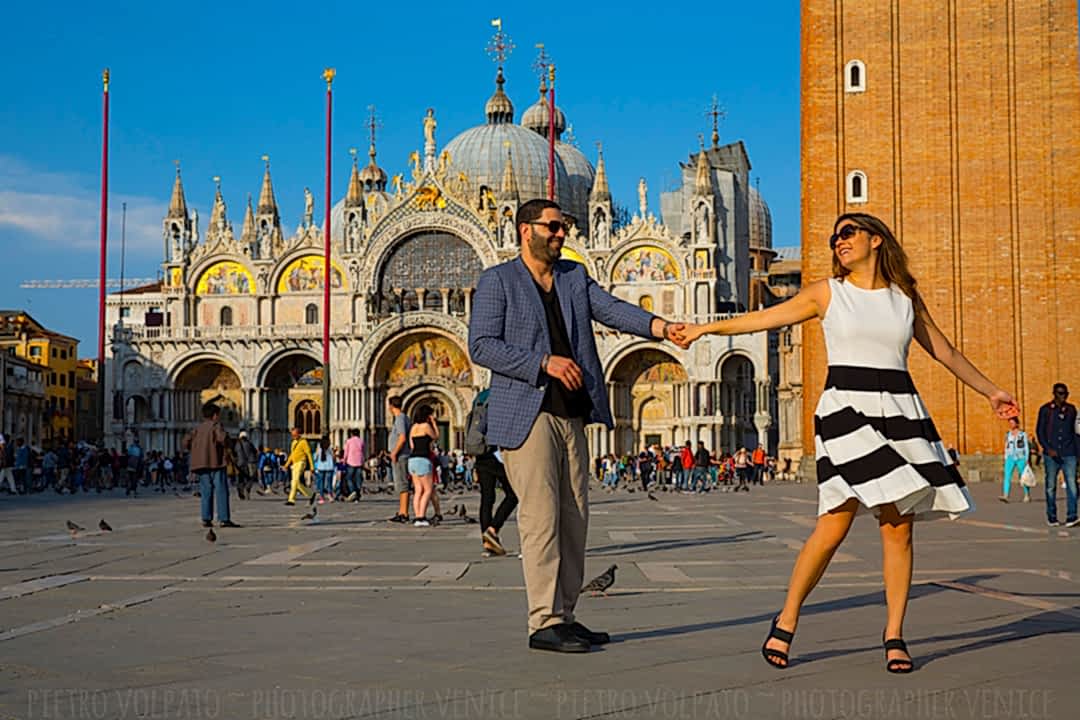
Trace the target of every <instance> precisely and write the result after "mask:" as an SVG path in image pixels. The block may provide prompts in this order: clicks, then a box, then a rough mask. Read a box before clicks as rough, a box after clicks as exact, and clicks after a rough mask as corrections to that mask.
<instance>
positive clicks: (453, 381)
mask: <svg viewBox="0 0 1080 720" xmlns="http://www.w3.org/2000/svg"><path fill="white" fill-rule="evenodd" d="M372 382H373V384H374V386H375V389H376V391H377V392H378V393H380V394H382V395H384V396H385V397H390V396H393V395H400V396H402V398H403V399H404V401H405V404H404V408H403V409H404V410H405V412H406V413H407V414H409V416H410V417H411V416H412V412H413V410H414V409H415V408H417V407H419V405H420V404H422V403H424V402H427V403H428V404H430V405H431V406H432V407H433V408H434V409H435V418H436V423H437V424H438V425H439V431H440V445H441V446H442V447H443V448H445V449H448V450H453V449H458V448H460V447H461V446H462V445H463V443H464V432H465V415H466V413H467V408H468V406H469V403H470V402H471V400H472V396H473V392H474V391H473V387H472V383H473V369H472V362H471V361H470V360H469V356H468V354H467V353H466V352H465V350H464V349H463V348H462V347H461V345H460V344H459V343H458V342H457V341H456V340H454V339H452V338H450V337H447V336H446V335H443V334H440V333H438V332H434V331H432V330H426V329H417V331H415V332H411V333H408V334H406V335H404V336H403V337H400V338H397V339H395V340H393V341H391V342H389V343H388V344H387V345H386V347H385V348H384V349H383V351H382V352H381V353H380V355H379V357H378V358H377V360H376V361H375V367H374V372H373V376H372Z"/></svg>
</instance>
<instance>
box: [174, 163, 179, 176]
mask: <svg viewBox="0 0 1080 720" xmlns="http://www.w3.org/2000/svg"><path fill="white" fill-rule="evenodd" d="M173 164H174V165H176V177H180V161H179V160H173Z"/></svg>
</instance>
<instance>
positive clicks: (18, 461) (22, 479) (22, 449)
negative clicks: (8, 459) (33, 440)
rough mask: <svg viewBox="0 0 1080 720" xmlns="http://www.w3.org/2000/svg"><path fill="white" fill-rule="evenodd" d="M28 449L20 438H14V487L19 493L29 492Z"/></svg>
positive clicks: (30, 478)
mask: <svg viewBox="0 0 1080 720" xmlns="http://www.w3.org/2000/svg"><path fill="white" fill-rule="evenodd" d="M32 479H33V478H32V477H31V475H30V447H29V446H28V445H27V444H26V443H25V441H24V440H23V439H22V438H15V485H16V487H18V488H19V491H20V492H24V493H28V492H30V489H31V488H30V482H31V480H32Z"/></svg>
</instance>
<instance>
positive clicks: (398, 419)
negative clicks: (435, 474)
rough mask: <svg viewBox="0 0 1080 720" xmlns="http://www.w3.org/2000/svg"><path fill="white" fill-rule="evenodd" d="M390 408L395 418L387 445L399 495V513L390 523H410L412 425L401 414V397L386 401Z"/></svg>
mask: <svg viewBox="0 0 1080 720" xmlns="http://www.w3.org/2000/svg"><path fill="white" fill-rule="evenodd" d="M386 402H387V405H389V407H390V416H391V417H392V418H393V420H392V423H393V424H392V425H391V427H390V437H389V438H388V440H387V445H389V446H390V473H391V475H392V476H393V479H394V491H395V492H397V494H398V511H397V514H396V515H394V517H392V518H390V522H396V523H407V522H409V429H410V428H411V427H412V423H410V422H409V418H408V416H407V415H406V414H405V413H403V412H401V396H400V395H391V396H390V399H389V400H387V401H386Z"/></svg>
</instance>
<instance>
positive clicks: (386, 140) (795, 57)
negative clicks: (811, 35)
mask: <svg viewBox="0 0 1080 720" xmlns="http://www.w3.org/2000/svg"><path fill="white" fill-rule="evenodd" d="M554 7H555V10H556V12H555V15H554V16H553V17H552V18H545V17H544V16H542V15H540V14H539V12H538V10H539V8H540V6H539V5H537V4H535V3H529V4H524V3H515V4H512V5H511V4H506V5H503V6H499V5H498V4H493V5H485V6H482V7H481V6H478V5H473V4H469V5H461V6H458V4H455V3H439V4H435V3H426V2H418V1H416V0H414V2H411V3H408V4H407V5H400V6H399V5H396V4H393V3H389V4H387V3H383V4H379V5H373V4H367V3H355V2H352V3H312V4H305V3H295V2H290V3H282V2H275V1H274V0H267V1H266V2H259V3H251V4H248V3H235V2H234V3H230V2H216V3H204V2H184V3H180V4H174V3H150V2H139V3H127V2H117V3H112V4H109V5H107V6H102V5H100V4H93V3H83V2H70V1H63V2H58V3H42V4H37V3H17V4H14V5H12V6H10V7H8V8H7V9H6V10H5V26H6V30H7V32H6V33H5V38H4V43H3V45H2V46H0V57H2V58H3V61H4V62H3V67H5V68H7V69H8V72H7V73H5V82H4V95H5V98H4V101H3V102H2V103H0V249H2V251H3V258H4V260H3V262H2V264H0V308H5V309H7V308H26V309H29V311H30V312H31V313H32V314H33V315H34V316H35V317H36V318H37V319H38V320H39V321H41V322H43V323H44V324H46V325H47V326H49V327H51V328H53V329H55V330H58V331H60V332H64V333H66V334H69V335H73V336H74V337H77V338H79V339H80V341H81V343H82V344H81V346H80V355H82V356H92V355H94V354H95V352H96V343H97V328H96V324H97V310H96V297H97V295H96V291H95V290H31V289H21V288H19V283H20V282H22V281H24V280H29V279H54V278H55V279H60V278H93V277H96V276H97V263H98V260H97V245H98V194H99V192H100V190H99V187H100V186H99V171H100V158H101V80H100V74H101V70H102V68H104V67H109V68H111V71H112V84H111V122H110V156H111V160H110V182H109V193H110V194H109V197H110V200H109V203H110V230H109V238H110V252H109V261H108V262H109V271H108V274H109V276H110V277H117V276H118V275H119V271H120V206H121V203H123V202H126V203H127V206H128V216H127V254H126V263H125V265H126V267H125V274H126V276H127V277H153V276H154V275H155V274H156V273H157V271H158V269H159V264H160V261H161V254H162V247H161V218H162V215H163V214H164V211H165V208H166V207H167V205H168V200H169V193H170V191H171V187H172V178H173V173H174V165H173V163H174V161H175V160H179V161H180V162H181V164H182V169H183V177H184V184H185V189H186V191H187V200H188V204H189V206H192V207H195V208H197V209H198V210H199V214H200V217H201V218H202V220H201V225H202V227H203V229H204V230H205V227H206V220H207V219H208V218H209V209H210V204H211V201H212V199H213V191H214V185H213V181H212V179H211V178H212V177H213V176H215V175H219V176H221V178H222V190H223V193H224V196H225V201H226V203H227V205H228V208H229V217H230V219H231V220H232V222H233V225H234V227H235V228H237V230H239V227H240V224H241V221H242V218H243V208H244V203H245V202H246V197H247V194H248V193H252V194H253V195H255V196H257V195H258V190H259V183H260V180H261V176H262V166H263V164H262V160H261V159H260V158H261V156H262V155H264V154H267V155H269V156H270V159H271V166H272V173H273V178H274V189H275V191H276V194H277V198H278V203H279V205H280V207H281V212H282V216H283V217H282V220H283V225H284V226H285V228H286V230H287V231H290V230H291V229H292V228H295V227H296V225H297V223H298V222H299V220H300V217H301V215H302V212H303V189H304V187H305V186H307V187H310V188H311V189H312V191H313V192H314V193H315V198H316V208H321V207H322V203H323V200H322V197H321V196H322V192H323V173H324V170H323V152H324V144H325V136H324V122H325V121H324V111H325V107H324V103H325V94H324V92H325V85H324V83H323V82H322V80H321V79H320V74H321V72H322V69H323V68H324V67H326V66H328V65H329V66H333V67H335V68H336V69H337V71H338V76H337V80H336V81H335V83H334V105H335V106H334V138H333V153H334V163H335V168H334V175H333V182H334V190H333V195H334V199H335V201H336V200H337V199H338V198H339V197H340V196H342V195H343V194H344V191H345V184H346V182H347V179H348V171H349V154H348V150H349V148H350V147H356V148H358V149H359V150H360V152H361V154H363V153H364V152H365V151H366V148H367V130H366V128H365V122H366V119H367V112H368V111H367V107H368V106H369V105H375V106H376V112H377V114H378V116H379V120H380V122H381V123H382V128H381V130H380V131H379V137H378V149H379V163H380V165H382V166H383V168H384V169H386V171H387V172H388V173H389V174H391V175H393V174H395V173H397V172H404V171H405V170H406V168H407V159H408V155H409V153H410V152H411V151H412V150H414V149H417V148H419V147H421V146H422V144H423V134H422V126H421V118H422V117H423V115H424V112H425V109H426V108H428V107H433V108H435V111H436V116H437V118H438V123H439V125H438V131H437V135H436V137H437V140H438V142H439V145H440V147H442V146H445V145H446V143H448V142H449V141H450V139H451V138H453V137H454V136H455V135H457V134H458V133H459V132H461V131H463V130H465V129H467V128H469V127H472V126H474V125H478V124H481V123H482V122H483V121H484V117H483V106H484V102H485V100H486V99H487V98H488V96H489V95H490V94H491V92H492V90H493V89H494V82H493V81H494V75H495V66H494V64H493V63H492V61H491V60H490V59H489V57H488V56H487V54H486V53H485V50H484V49H485V46H486V44H487V42H488V39H489V38H490V36H491V34H492V33H493V32H494V28H492V27H491V25H490V21H491V19H492V18H493V17H502V19H503V24H504V30H505V31H506V32H507V33H508V34H509V35H510V37H511V38H512V39H513V41H514V44H515V45H516V50H515V51H514V52H513V54H512V55H511V57H510V59H509V61H508V62H507V63H506V76H507V85H506V90H507V93H508V94H509V95H510V97H511V99H512V100H513V101H514V105H515V110H516V113H517V116H516V119H520V116H521V113H522V112H523V111H524V110H525V108H526V107H528V106H529V105H530V104H532V103H533V102H534V101H535V99H536V86H537V81H536V77H535V75H534V74H533V71H532V70H531V66H532V63H533V61H534V59H535V55H536V50H535V47H534V46H535V44H536V43H539V42H543V43H545V44H546V46H547V50H548V52H549V54H550V55H551V56H552V57H553V58H554V60H555V62H556V64H557V67H558V73H559V76H558V86H557V97H556V102H557V103H558V104H559V106H560V107H561V108H562V109H563V110H564V112H565V113H566V115H567V118H568V122H570V123H571V124H572V125H573V128H574V134H575V136H576V138H577V142H578V145H579V147H581V148H582V150H583V151H584V152H585V153H586V154H587V155H588V156H589V157H590V158H591V159H593V160H594V162H595V155H596V145H595V143H596V142H597V141H602V142H603V144H604V156H605V161H606V163H607V168H608V174H609V179H610V181H611V189H612V192H613V193H614V195H615V199H616V201H617V202H621V203H622V204H624V205H627V206H629V207H636V204H637V191H636V188H637V182H638V178H639V177H645V178H646V180H647V182H648V185H649V196H650V197H649V202H650V208H652V209H654V210H658V208H659V197H658V193H659V191H660V190H662V189H666V188H668V187H670V186H671V185H672V183H673V179H674V178H676V177H677V176H678V163H679V162H680V161H684V160H686V159H687V156H688V154H689V153H690V152H693V151H695V150H696V148H697V142H698V140H697V136H698V134H699V133H705V134H706V136H707V135H708V133H709V131H710V125H709V123H710V121H709V119H708V118H707V117H706V111H707V109H708V107H709V105H710V103H711V99H712V96H713V95H714V94H715V95H717V96H718V98H719V101H720V103H721V105H722V106H723V108H724V110H725V111H726V113H727V117H726V119H724V120H723V121H722V124H721V127H720V134H721V141H722V142H727V141H732V140H742V141H743V142H745V143H746V146H747V150H748V152H749V155H750V160H751V163H752V164H753V170H752V178H755V179H757V180H759V181H760V188H761V192H762V194H763V195H764V197H765V199H766V201H767V202H768V203H769V206H770V208H771V210H772V215H773V237H774V243H775V244H776V245H797V244H798V242H799V5H798V3H796V2H762V3H716V2H700V3H699V2H693V3H673V4H671V5H664V6H662V9H663V11H664V12H659V11H658V10H659V8H660V6H657V5H656V4H655V3H642V2H620V3H617V4H616V3H603V2H601V3H591V4H590V3H585V4H581V5H577V4H556V5H555V6H554ZM106 11H108V12H106ZM320 214H321V213H319V212H317V213H316V215H317V216H318V215H320Z"/></svg>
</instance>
